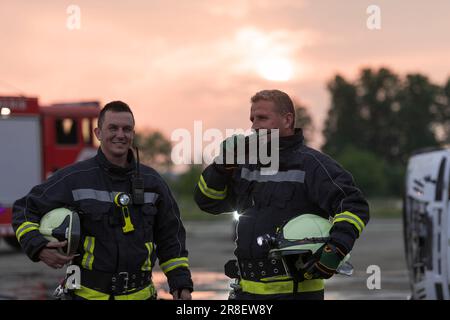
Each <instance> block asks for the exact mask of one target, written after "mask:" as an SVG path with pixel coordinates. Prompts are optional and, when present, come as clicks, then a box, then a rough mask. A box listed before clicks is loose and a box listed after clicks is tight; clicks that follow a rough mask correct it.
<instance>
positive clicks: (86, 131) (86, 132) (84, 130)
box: [81, 118, 93, 145]
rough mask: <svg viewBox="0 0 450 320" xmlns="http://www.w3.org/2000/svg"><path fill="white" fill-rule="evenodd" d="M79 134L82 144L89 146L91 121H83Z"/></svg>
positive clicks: (91, 133)
mask: <svg viewBox="0 0 450 320" xmlns="http://www.w3.org/2000/svg"><path fill="white" fill-rule="evenodd" d="M81 134H82V135H83V142H84V144H87V145H91V144H92V135H93V132H92V129H91V121H90V119H86V118H85V119H83V120H82V122H81Z"/></svg>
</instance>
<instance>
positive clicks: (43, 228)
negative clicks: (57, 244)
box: [39, 208, 80, 256]
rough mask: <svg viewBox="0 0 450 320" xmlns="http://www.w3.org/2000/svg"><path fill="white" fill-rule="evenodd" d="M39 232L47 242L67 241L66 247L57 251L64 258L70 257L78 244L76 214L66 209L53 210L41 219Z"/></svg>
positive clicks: (78, 228)
mask: <svg viewBox="0 0 450 320" xmlns="http://www.w3.org/2000/svg"><path fill="white" fill-rule="evenodd" d="M39 232H40V233H41V234H42V235H44V237H45V238H46V239H47V240H49V241H65V240H67V246H65V247H64V248H62V249H58V251H60V252H61V253H62V254H64V255H66V256H69V255H72V254H74V253H75V252H76V251H77V249H78V244H79V242H80V219H79V217H78V213H77V212H75V211H73V210H70V209H67V208H57V209H53V210H51V211H49V212H47V213H46V214H45V215H44V216H43V217H42V219H41V222H40V227H39Z"/></svg>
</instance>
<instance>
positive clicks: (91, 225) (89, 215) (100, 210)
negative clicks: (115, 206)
mask: <svg viewBox="0 0 450 320" xmlns="http://www.w3.org/2000/svg"><path fill="white" fill-rule="evenodd" d="M111 205H112V204H111V203H93V202H86V203H81V204H80V209H81V215H80V220H81V225H82V233H83V234H84V235H86V236H95V237H96V238H103V237H106V235H107V230H106V226H105V225H106V224H107V223H108V220H107V219H108V213H109V212H110V210H111Z"/></svg>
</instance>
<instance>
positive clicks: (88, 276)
mask: <svg viewBox="0 0 450 320" xmlns="http://www.w3.org/2000/svg"><path fill="white" fill-rule="evenodd" d="M151 282H152V281H151V272H149V271H137V272H126V271H124V272H118V273H105V272H100V271H94V270H86V269H81V284H82V285H83V286H85V287H88V288H90V289H93V290H97V291H100V292H103V293H108V294H113V295H118V294H125V293H129V292H130V291H135V290H136V291H137V289H140V288H142V289H143V288H145V287H147V286H148V285H150V284H151Z"/></svg>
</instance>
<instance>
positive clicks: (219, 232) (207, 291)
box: [0, 216, 410, 300]
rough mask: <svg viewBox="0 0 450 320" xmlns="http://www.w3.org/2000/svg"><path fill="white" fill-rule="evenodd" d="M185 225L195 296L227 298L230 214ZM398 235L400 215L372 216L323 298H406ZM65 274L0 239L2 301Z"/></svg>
mask: <svg viewBox="0 0 450 320" xmlns="http://www.w3.org/2000/svg"><path fill="white" fill-rule="evenodd" d="M184 224H185V227H186V231H187V247H188V249H189V261H190V266H191V272H192V276H193V281H194V285H195V291H194V293H193V298H194V299H206V300H210V299H211V300H219V299H227V297H228V291H229V283H230V281H229V279H228V278H227V277H226V276H225V275H224V274H223V265H224V263H225V262H226V261H228V260H229V259H232V258H233V250H234V242H233V241H232V234H233V227H232V223H231V216H230V219H229V220H223V219H221V220H219V219H217V221H195V222H194V221H188V222H185V223H184ZM402 234H403V230H402V222H401V220H400V219H372V220H371V221H370V223H369V224H368V226H367V228H366V229H365V230H364V232H363V234H362V235H361V238H360V239H358V241H357V243H356V245H355V248H354V250H353V251H352V257H351V263H352V264H353V266H354V273H353V275H352V276H351V277H347V276H341V275H337V276H334V277H333V278H332V279H330V280H327V281H326V287H325V288H326V289H325V290H326V293H325V299H328V300H380V299H386V300H390V299H396V300H404V299H408V297H409V295H410V288H409V283H408V275H407V271H406V264H405V255H404V246H403V236H402ZM64 272H65V271H64V270H62V269H61V270H53V269H51V268H49V267H47V266H46V265H45V264H43V263H41V262H40V263H34V262H32V261H30V260H29V259H28V258H27V257H26V256H25V254H24V253H22V252H21V251H16V250H14V249H12V248H10V247H9V246H8V245H7V244H6V243H5V242H4V241H0V278H1V281H0V299H19V300H30V299H31V300H47V299H52V293H53V291H54V289H55V288H56V286H57V283H58V281H59V280H60V279H62V278H63V277H64ZM153 274H154V276H153V277H154V282H155V285H156V287H157V289H158V296H159V298H162V299H170V298H171V297H170V295H169V294H168V292H167V291H168V287H167V284H166V279H165V276H164V274H163V273H162V272H161V271H160V269H159V267H155V270H154V273H153ZM377 276H379V277H378V278H376V277H377Z"/></svg>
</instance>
